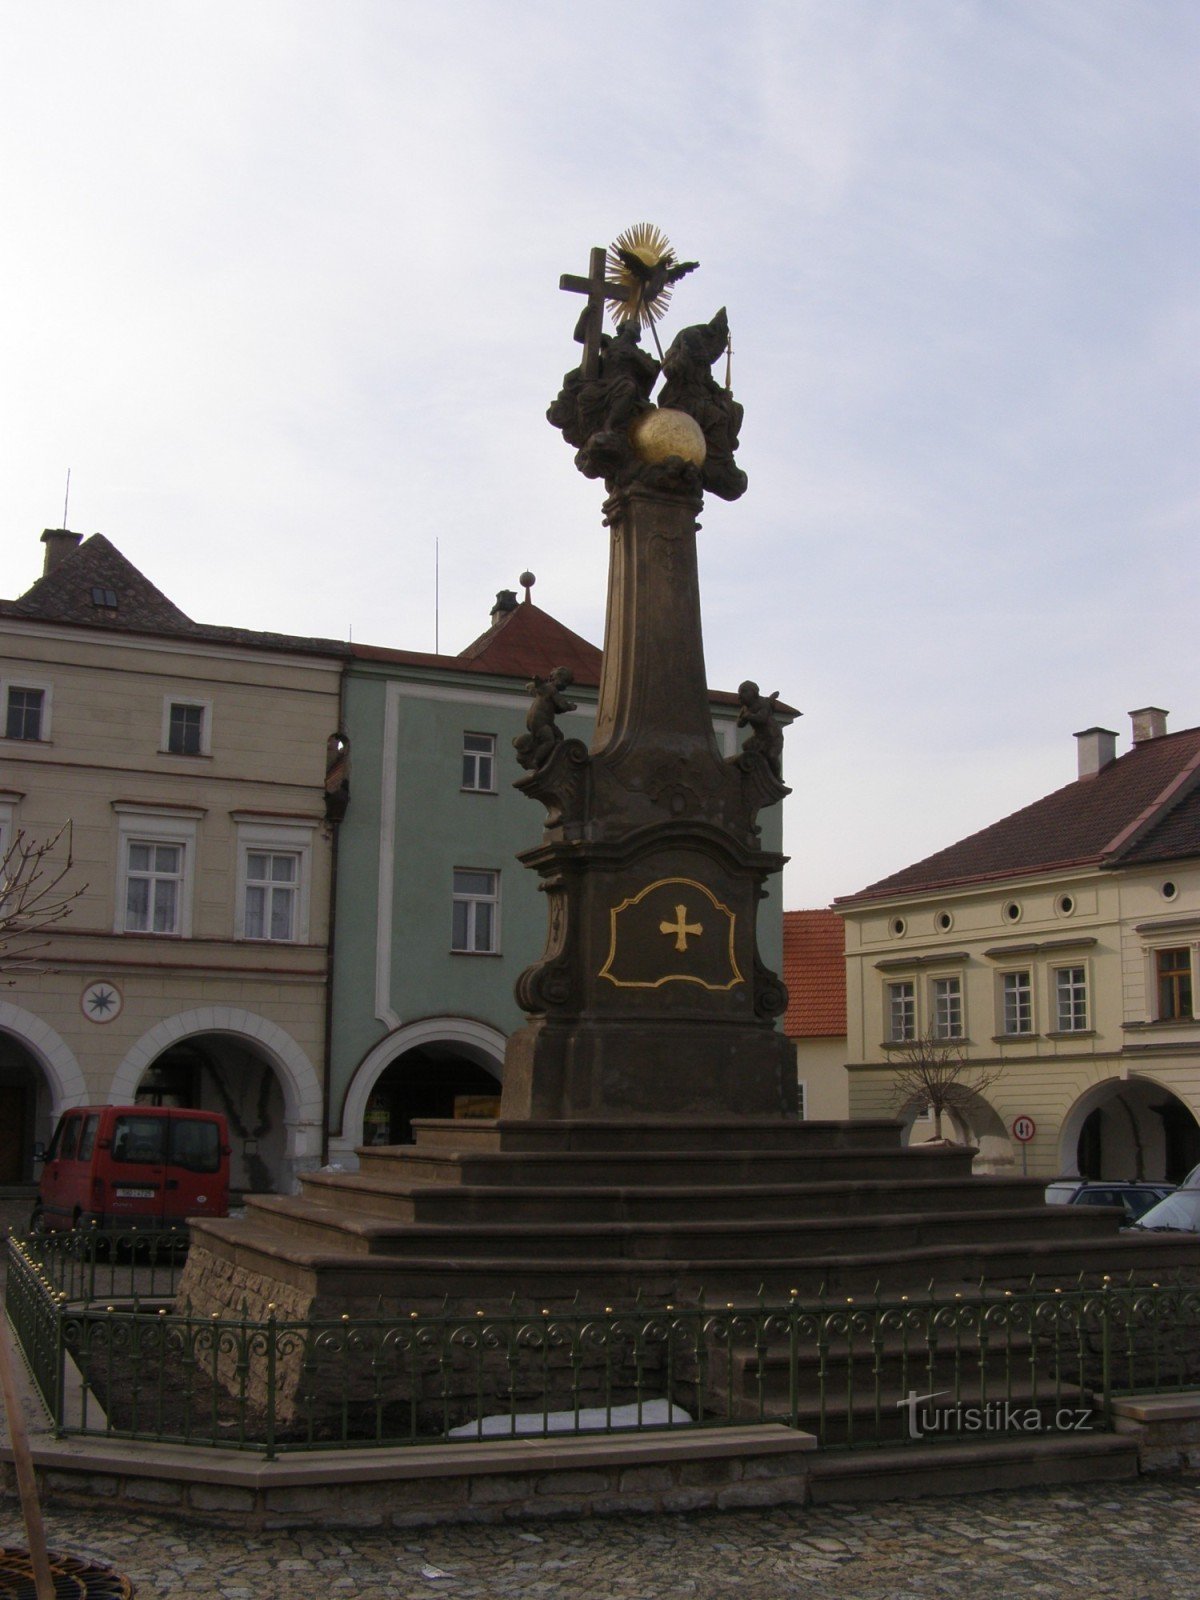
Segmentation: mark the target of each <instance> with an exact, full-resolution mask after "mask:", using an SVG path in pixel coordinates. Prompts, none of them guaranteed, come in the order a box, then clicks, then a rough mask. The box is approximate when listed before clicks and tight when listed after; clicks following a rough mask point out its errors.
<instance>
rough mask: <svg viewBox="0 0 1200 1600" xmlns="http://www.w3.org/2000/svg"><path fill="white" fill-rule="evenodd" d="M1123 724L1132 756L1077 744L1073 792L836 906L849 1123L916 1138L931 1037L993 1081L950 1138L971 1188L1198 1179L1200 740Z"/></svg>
mask: <svg viewBox="0 0 1200 1600" xmlns="http://www.w3.org/2000/svg"><path fill="white" fill-rule="evenodd" d="M1132 718H1133V743H1132V747H1131V749H1130V750H1129V751H1128V752H1127V753H1126V754H1124V755H1122V756H1120V757H1119V758H1118V757H1117V755H1116V737H1117V736H1116V735H1115V734H1114V733H1112V732H1110V731H1109V730H1107V729H1103V728H1091V729H1088V730H1087V731H1086V732H1084V733H1080V734H1077V735H1076V739H1077V740H1078V758H1079V766H1078V777H1077V778H1076V780H1075V782H1073V783H1070V784H1068V785H1067V786H1066V787H1065V788H1063V789H1060V790H1058V791H1057V792H1056V793H1054V794H1051V795H1047V796H1046V797H1045V798H1044V799H1041V800H1038V801H1036V802H1035V803H1034V804H1033V805H1030V806H1027V807H1025V808H1024V809H1023V810H1021V811H1018V812H1016V813H1015V814H1014V815H1013V816H1010V817H1007V818H1005V819H1004V820H1003V821H1001V822H998V823H996V824H994V825H993V826H992V827H990V828H985V829H984V830H983V831H982V832H980V833H977V834H974V835H972V836H971V837H970V838H967V839H964V840H961V841H960V842H959V843H957V844H954V845H951V846H950V847H949V848H948V849H946V850H942V851H939V852H938V853H937V854H936V855H933V856H930V857H929V858H928V859H927V860H925V861H921V862H918V863H917V864H916V865H915V866H911V867H908V868H906V869H905V870H904V871H902V872H897V873H895V874H894V875H893V876H891V877H888V878H885V879H883V880H882V881H881V882H879V883H876V884H872V885H871V886H870V887H869V888H867V889H864V890H862V891H861V892H860V893H858V894H855V895H848V896H845V897H843V898H841V899H839V900H838V902H837V909H838V910H839V911H840V913H841V915H842V916H843V918H844V920H845V924H846V968H847V1012H848V1016H847V1030H848V1061H849V1074H850V1110H851V1115H852V1116H855V1117H865V1116H879V1115H886V1114H901V1115H903V1116H904V1117H905V1118H906V1120H908V1122H909V1123H910V1125H911V1124H912V1123H913V1121H914V1119H915V1118H917V1117H919V1116H920V1115H921V1113H922V1111H923V1110H924V1108H923V1107H921V1106H920V1105H918V1104H915V1103H909V1104H908V1105H899V1104H898V1103H897V1091H896V1087H895V1062H896V1060H897V1050H898V1047H902V1046H903V1045H904V1044H905V1043H906V1042H910V1043H911V1041H913V1040H920V1039H922V1038H933V1039H936V1040H944V1041H950V1042H952V1043H953V1044H954V1045H955V1046H956V1047H958V1048H961V1052H962V1054H963V1056H965V1058H966V1059H967V1061H968V1062H969V1063H971V1064H972V1066H974V1067H976V1068H978V1069H980V1072H981V1073H987V1074H992V1073H994V1074H995V1076H994V1078H993V1081H992V1082H991V1083H990V1084H989V1085H988V1086H987V1087H986V1088H985V1089H984V1091H983V1093H982V1094H977V1095H976V1096H975V1097H974V1099H973V1101H972V1103H971V1105H970V1108H969V1110H967V1111H966V1112H965V1113H964V1114H963V1115H962V1116H961V1117H959V1118H957V1119H956V1121H957V1123H958V1126H957V1127H956V1128H955V1130H954V1131H955V1134H956V1136H957V1137H959V1138H966V1139H968V1140H969V1141H970V1142H971V1143H974V1144H977V1145H978V1146H979V1150H980V1155H979V1158H978V1160H977V1162H976V1170H983V1171H1009V1172H1011V1171H1014V1170H1016V1171H1020V1170H1021V1168H1022V1166H1023V1165H1026V1164H1027V1170H1028V1171H1029V1172H1031V1173H1038V1174H1044V1175H1045V1176H1046V1177H1048V1178H1049V1177H1053V1176H1055V1175H1057V1174H1060V1173H1061V1174H1074V1173H1081V1174H1083V1175H1084V1176H1087V1177H1096V1178H1099V1177H1104V1178H1147V1179H1151V1178H1167V1179H1169V1180H1171V1181H1178V1180H1179V1179H1180V1178H1182V1177H1183V1176H1184V1174H1185V1173H1186V1172H1187V1171H1188V1170H1189V1169H1190V1168H1191V1167H1192V1166H1194V1165H1195V1164H1196V1163H1198V1162H1200V1125H1198V1123H1197V1118H1198V1117H1200V1021H1198V1020H1197V1013H1196V1006H1195V996H1196V993H1197V980H1198V976H1200V974H1198V970H1197V967H1198V952H1200V728H1190V729H1187V730H1185V731H1183V732H1180V733H1168V732H1167V729H1166V720H1167V716H1166V713H1165V712H1163V711H1161V710H1159V709H1157V708H1154V707H1150V708H1147V709H1145V710H1142V711H1137V712H1134V713H1132ZM1018 1119H1022V1121H1021V1122H1020V1124H1018V1128H1017V1131H1018V1132H1019V1133H1021V1134H1025V1135H1027V1136H1030V1135H1031V1137H1028V1138H1027V1140H1018V1139H1017V1138H1014V1136H1013V1131H1014V1124H1017V1122H1018ZM928 1131H929V1130H928V1123H927V1122H925V1123H923V1124H918V1127H917V1129H914V1130H913V1137H914V1138H920V1137H927V1136H928Z"/></svg>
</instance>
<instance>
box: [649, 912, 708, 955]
mask: <svg viewBox="0 0 1200 1600" xmlns="http://www.w3.org/2000/svg"><path fill="white" fill-rule="evenodd" d="M658 931H659V933H673V934H674V935H675V948H676V950H686V949H687V942H688V934H693V935H694V936H695V937H696V938H699V936H700V935H701V934H702V933H703V932H704V927H703V924H701V923H699V922H689V921H688V919H687V907H686V906H676V907H675V921H674V922H660V923H659V925H658Z"/></svg>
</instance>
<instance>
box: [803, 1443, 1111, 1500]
mask: <svg viewBox="0 0 1200 1600" xmlns="http://www.w3.org/2000/svg"><path fill="white" fill-rule="evenodd" d="M807 1465H808V1468H809V1474H810V1476H809V1492H810V1495H811V1499H812V1502H813V1504H815V1505H828V1504H830V1503H831V1502H833V1501H847V1500H855V1501H868V1500H912V1499H920V1498H922V1497H924V1496H928V1495H951V1496H955V1495H960V1494H964V1493H982V1492H984V1491H985V1490H991V1489H1025V1488H1048V1487H1050V1486H1051V1485H1053V1484H1066V1483H1113V1482H1118V1481H1121V1480H1126V1479H1131V1478H1136V1477H1137V1474H1138V1457H1137V1441H1136V1439H1131V1438H1129V1437H1127V1436H1125V1435H1123V1434H1116V1433H1066V1434H1061V1433H1055V1434H1050V1435H1046V1434H1023V1435H1021V1436H1020V1437H1019V1438H1016V1439H987V1440H972V1441H970V1442H967V1441H963V1442H961V1443H960V1442H958V1441H957V1440H956V1441H952V1442H949V1443H945V1444H943V1443H940V1442H939V1443H936V1444H933V1443H929V1442H927V1441H924V1440H922V1441H919V1442H914V1443H910V1444H904V1445H895V1446H891V1447H885V1448H883V1449H878V1450H870V1449H862V1450H847V1451H841V1452H839V1451H833V1450H822V1451H818V1452H816V1453H814V1454H813V1455H811V1456H809V1457H808V1462H807Z"/></svg>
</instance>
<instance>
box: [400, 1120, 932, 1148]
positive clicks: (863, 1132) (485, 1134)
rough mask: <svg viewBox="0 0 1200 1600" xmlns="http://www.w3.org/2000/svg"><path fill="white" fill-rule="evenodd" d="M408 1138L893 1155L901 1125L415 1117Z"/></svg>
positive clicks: (468, 1143)
mask: <svg viewBox="0 0 1200 1600" xmlns="http://www.w3.org/2000/svg"><path fill="white" fill-rule="evenodd" d="M412 1126H413V1136H414V1139H415V1141H416V1143H417V1144H418V1145H419V1146H421V1147H422V1148H431V1147H433V1146H435V1145H436V1146H439V1147H448V1148H450V1149H452V1150H477V1151H491V1150H507V1151H533V1150H593V1151H609V1152H615V1151H627V1152H628V1151H634V1152H642V1151H655V1150H727V1149H729V1148H730V1145H731V1144H736V1145H737V1146H738V1147H739V1148H742V1147H745V1148H750V1149H756V1150H759V1149H762V1150H766V1149H775V1150H792V1149H800V1150H842V1149H846V1148H851V1147H852V1148H854V1149H879V1150H899V1149H900V1148H901V1135H902V1131H903V1126H904V1125H903V1123H901V1122H897V1121H896V1120H895V1119H893V1118H865V1119H863V1120H862V1121H856V1122H853V1123H851V1122H799V1121H797V1120H796V1119H795V1118H781V1117H740V1118H725V1119H724V1120H722V1121H713V1120H711V1119H708V1120H705V1119H701V1118H696V1117H657V1118H648V1119H639V1120H637V1121H636V1122H635V1121H622V1120H620V1119H616V1118H609V1119H600V1118H596V1119H591V1120H587V1119H573V1120H571V1121H561V1122H551V1121H546V1120H538V1119H531V1120H528V1121H525V1120H520V1121H518V1120H515V1119H514V1120H505V1119H504V1118H499V1117H497V1118H452V1117H418V1118H416V1119H415V1120H414V1121H413V1125H412Z"/></svg>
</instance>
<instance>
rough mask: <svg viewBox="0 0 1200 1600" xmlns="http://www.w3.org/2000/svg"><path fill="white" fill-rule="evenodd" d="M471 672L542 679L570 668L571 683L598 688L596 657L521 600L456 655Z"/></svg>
mask: <svg viewBox="0 0 1200 1600" xmlns="http://www.w3.org/2000/svg"><path fill="white" fill-rule="evenodd" d="M458 659H459V661H461V662H466V663H468V664H469V666H470V670H471V671H472V672H495V673H498V674H500V675H501V676H502V677H509V678H532V677H533V675H534V673H535V672H536V673H537V674H539V676H541V677H545V676H546V674H547V673H548V672H550V671H551V670H552V669H553V668H554V667H567V668H569V670H570V672H571V674H572V676H573V677H574V679H575V682H576V683H588V684H592V685H595V684H598V683H599V682H600V665H601V662H602V661H603V659H604V658H603V656H602V654H601V652H600V651H599V650H598V649H597V648H596V646H595V645H594V644H589V642H588V641H587V640H586V639H584V638H582V637H581V636H580V635H579V634H577V633H572V632H571V630H570V628H568V627H566V626H565V624H563V623H561V622H559V621H557V619H556V618H554V617H552V616H551V615H550V613H549V612H548V611H543V610H542V608H541V607H540V606H535V605H534V603H533V601H532V600H523V601H522V602H521V603H520V605H517V606H514V607H513V609H512V610H511V611H504V612H501V614H500V616H499V617H498V618H497V620H496V621H495V622H493V624H492V626H491V627H490V628H489V629H488V630H487V632H486V633H481V634H480V636H479V638H478V639H476V640H475V641H474V643H473V644H469V645H468V646H467V648H466V649H465V650H463V651H461V652H460V654H459V657H458Z"/></svg>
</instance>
